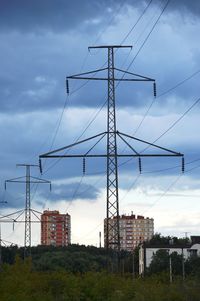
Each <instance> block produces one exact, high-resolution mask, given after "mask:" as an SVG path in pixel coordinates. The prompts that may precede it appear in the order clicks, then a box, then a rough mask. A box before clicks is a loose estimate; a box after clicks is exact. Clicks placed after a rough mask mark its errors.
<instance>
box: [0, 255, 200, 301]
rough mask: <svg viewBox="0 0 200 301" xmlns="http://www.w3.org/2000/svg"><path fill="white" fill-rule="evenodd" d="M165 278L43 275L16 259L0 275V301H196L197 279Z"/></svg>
mask: <svg viewBox="0 0 200 301" xmlns="http://www.w3.org/2000/svg"><path fill="white" fill-rule="evenodd" d="M167 277H168V275H167V274H165V273H163V274H158V275H155V274H154V275H153V276H151V277H147V278H145V279H141V278H136V279H134V280H133V279H132V278H131V277H129V276H126V277H122V276H120V275H114V274H108V273H105V272H87V273H84V274H76V275H75V274H72V273H67V272H63V271H51V272H49V271H48V272H44V271H43V272H42V271H35V270H33V269H32V266H31V261H30V260H27V261H25V262H23V261H22V260H21V259H20V258H19V257H17V258H16V261H15V263H14V264H13V265H4V266H3V271H2V272H1V273H0V291H1V298H0V300H1V301H40V300H43V301H169V300H170V301H186V300H191V301H199V300H200V298H199V296H200V286H199V279H197V278H194V277H193V278H189V279H187V280H186V281H185V282H184V283H182V281H180V280H179V279H175V281H174V282H173V283H172V284H169V282H168V281H167Z"/></svg>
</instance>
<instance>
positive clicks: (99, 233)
mask: <svg viewBox="0 0 200 301" xmlns="http://www.w3.org/2000/svg"><path fill="white" fill-rule="evenodd" d="M99 248H101V231H100V232H99Z"/></svg>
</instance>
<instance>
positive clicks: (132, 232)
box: [104, 213, 154, 252]
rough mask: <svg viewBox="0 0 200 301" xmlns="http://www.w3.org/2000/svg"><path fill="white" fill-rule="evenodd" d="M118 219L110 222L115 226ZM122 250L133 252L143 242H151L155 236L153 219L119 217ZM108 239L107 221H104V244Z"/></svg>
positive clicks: (128, 216)
mask: <svg viewBox="0 0 200 301" xmlns="http://www.w3.org/2000/svg"><path fill="white" fill-rule="evenodd" d="M115 219H116V218H113V219H111V220H110V223H111V224H112V222H113V224H114V222H115ZM119 228H120V248H121V250H126V251H129V252H132V251H133V250H134V249H135V247H137V246H138V245H139V244H140V243H141V242H143V241H147V240H150V239H151V238H152V236H153V234H154V220H153V218H148V217H147V218H145V217H144V216H141V215H138V216H136V215H134V214H133V213H131V215H121V216H120V217H119ZM105 239H106V219H105V220H104V242H105Z"/></svg>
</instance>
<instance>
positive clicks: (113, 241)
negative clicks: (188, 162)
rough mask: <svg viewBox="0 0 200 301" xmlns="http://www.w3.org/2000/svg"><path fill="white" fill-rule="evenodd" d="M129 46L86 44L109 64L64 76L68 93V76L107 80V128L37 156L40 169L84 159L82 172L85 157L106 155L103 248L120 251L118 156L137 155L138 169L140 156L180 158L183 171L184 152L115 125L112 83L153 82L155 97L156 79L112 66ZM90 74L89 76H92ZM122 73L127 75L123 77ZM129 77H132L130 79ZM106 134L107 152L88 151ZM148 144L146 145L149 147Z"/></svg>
mask: <svg viewBox="0 0 200 301" xmlns="http://www.w3.org/2000/svg"><path fill="white" fill-rule="evenodd" d="M130 47H131V46H121V45H112V46H95V47H89V49H92V48H104V49H107V51H108V60H107V62H108V66H107V67H106V68H101V69H97V70H93V71H89V72H85V73H81V74H76V75H72V76H68V77H67V79H66V89H67V93H68V94H69V83H68V80H69V79H79V80H80V79H81V80H103V81H107V83H108V87H107V88H108V99H107V131H106V132H103V133H100V134H97V135H95V136H92V137H90V138H87V139H84V140H81V141H78V142H76V143H73V144H71V145H68V146H64V147H62V148H59V149H56V150H53V151H51V152H48V153H45V154H42V155H40V160H39V162H40V168H41V170H42V166H41V159H42V158H83V173H85V160H86V158H88V157H90V158H97V157H98V158H106V160H107V214H106V217H107V218H106V248H114V249H116V250H117V251H119V250H120V230H119V195H118V158H122V157H132V158H133V157H137V158H138V159H139V170H140V172H141V158H142V157H171V156H176V157H182V170H183V171H184V158H183V154H181V153H178V152H175V151H172V150H169V149H167V148H164V147H161V146H158V145H156V144H153V143H150V142H147V141H145V140H141V139H138V138H136V137H133V136H131V135H127V134H124V133H121V132H119V131H118V130H117V128H116V111H115V108H116V105H115V82H116V81H118V82H123V81H126V82H127V81H130V82H131V81H136V82H138V81H142V82H153V88H154V96H156V86H155V80H154V79H152V78H149V77H145V76H142V75H139V74H135V73H132V72H127V71H125V70H121V69H118V68H116V67H115V64H114V53H115V50H116V49H117V48H130ZM104 71H107V76H104V77H103V76H102V77H96V76H95V75H96V74H97V73H98V72H104ZM115 71H117V72H118V73H122V74H123V76H122V77H121V78H116V77H115ZM91 75H92V76H91ZM125 75H128V76H129V78H125ZM130 77H131V78H130ZM104 137H107V152H106V154H91V151H92V150H93V149H94V147H95V146H96V145H97V144H98V143H99V142H100V141H101V140H102V139H103V138H104ZM97 138H98V140H97V142H95V144H94V146H92V147H91V148H90V149H89V150H88V151H87V152H86V153H84V154H68V151H69V150H71V149H72V148H73V147H75V146H77V145H80V144H82V143H85V142H88V141H90V140H93V139H94V140H96V139H97ZM117 138H119V139H120V140H121V141H123V143H124V144H125V145H126V146H127V147H128V148H129V150H131V153H129V154H123V153H122V154H120V153H118V149H117ZM126 138H128V139H130V140H131V141H137V142H140V143H142V144H145V145H146V146H148V147H153V148H155V149H156V150H158V149H159V150H162V151H163V153H150V154H149V153H148V154H145V153H144V152H141V153H139V152H138V151H136V149H135V148H134V147H133V146H132V145H131V144H130V143H129V142H127V141H126ZM148 147H147V148H148ZM62 151H65V152H64V154H59V153H60V152H62Z"/></svg>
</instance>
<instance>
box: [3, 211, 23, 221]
mask: <svg viewBox="0 0 200 301" xmlns="http://www.w3.org/2000/svg"><path fill="white" fill-rule="evenodd" d="M18 213H20V215H22V214H23V213H24V209H21V210H18V211H15V212H13V213H10V214H6V215H3V216H1V217H0V220H1V219H3V218H5V217H10V216H12V215H15V214H18ZM12 220H13V221H15V220H16V219H14V218H13V219H12Z"/></svg>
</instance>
